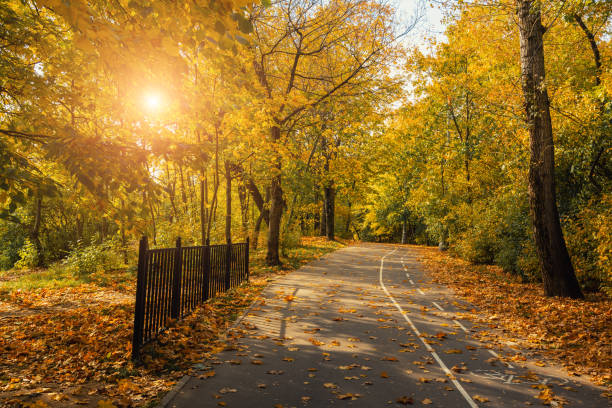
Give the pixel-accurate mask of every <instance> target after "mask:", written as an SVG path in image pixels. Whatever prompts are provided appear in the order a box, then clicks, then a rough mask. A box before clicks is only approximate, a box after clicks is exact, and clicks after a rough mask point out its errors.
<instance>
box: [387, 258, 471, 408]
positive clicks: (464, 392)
mask: <svg viewBox="0 0 612 408" xmlns="http://www.w3.org/2000/svg"><path fill="white" fill-rule="evenodd" d="M395 251H397V248H396V249H394V250H393V251H391V252H389V253H387V254H386V255H385V256H383V257H382V258H381V259H380V269H379V271H378V281H379V282H380V287H381V288H382V290H383V291H384V292H385V293H386V295H387V296H388V297H389V299H391V302H393V304H394V305H395V307H396V308H397V310H399V312H400V314H401V315H402V316H404V319H406V321H407V322H408V324H409V325H410V328H412V331H413V332H414V334H416V335H417V337H418V338H419V340H421V343H423V345H424V346H425V349H427V351H429V352H430V353H431V355H432V356H433V358H434V359H435V360H436V361H437V362H438V365H439V366H440V368H442V371H444V374H446V375H447V376H448V377H449V379H450V380H451V382H452V383H453V385H454V386H455V388H457V391H459V393H460V394H461V395H462V396H463V398H465V400H466V401H467V403H468V405H469V406H470V407H471V408H478V405H476V403H475V402H474V400H473V399H472V397H470V394H468V393H467V392H466V391H465V389H464V388H463V387H462V386H461V384H460V383H459V381H457V380H456V379H455V376H454V375H453V374H452V373H451V372H450V370H449V369H448V367H447V366H446V364H444V361H442V359H441V358H440V357H439V356H438V353H436V352H435V350H434V349H433V348H432V347H431V346H430V345H429V344H427V343H426V342H425V340H424V339H423V338H422V337H421V332H419V329H417V328H416V326H415V325H414V323H412V320H410V318H409V317H408V316H406V312H404V310H403V309H402V307H401V306H400V305H399V304H398V303H397V302H396V301H395V299H394V298H393V296H391V293H389V291H388V290H387V287H386V286H385V284H384V283H383V266H384V263H385V258H386V257H387V256H388V255H391V254H392V253H394V252H395Z"/></svg>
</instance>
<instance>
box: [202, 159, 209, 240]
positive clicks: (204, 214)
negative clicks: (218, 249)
mask: <svg viewBox="0 0 612 408" xmlns="http://www.w3.org/2000/svg"><path fill="white" fill-rule="evenodd" d="M200 177H201V178H200V230H201V233H202V237H201V240H202V241H201V242H202V245H206V221H207V218H208V212H207V206H208V180H207V178H206V170H204V168H202V170H201V175H200Z"/></svg>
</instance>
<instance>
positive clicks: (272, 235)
mask: <svg viewBox="0 0 612 408" xmlns="http://www.w3.org/2000/svg"><path fill="white" fill-rule="evenodd" d="M270 133H271V139H272V142H273V143H277V142H278V141H279V140H280V128H279V127H278V126H273V127H272V129H271V131H270ZM272 171H273V172H274V174H273V175H272V180H271V183H270V222H269V224H268V227H269V228H268V252H267V253H266V263H267V264H268V265H270V266H274V265H280V264H281V262H280V256H279V245H280V228H281V217H282V215H283V190H282V185H281V181H282V180H281V157H280V154H279V153H275V156H274V159H273V163H272Z"/></svg>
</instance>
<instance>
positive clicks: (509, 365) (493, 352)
mask: <svg viewBox="0 0 612 408" xmlns="http://www.w3.org/2000/svg"><path fill="white" fill-rule="evenodd" d="M487 351H488V352H489V353H490V354H491V355H492V356H493V357H495V358H498V359H499V360H500V361H501V358H499V354H497V353H496V352H495V351H493V350H491V349H487ZM504 363H505V364H506V365H507V366H508V368H514V367H512V364H510V363H506V362H505V361H504Z"/></svg>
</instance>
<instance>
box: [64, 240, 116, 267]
mask: <svg viewBox="0 0 612 408" xmlns="http://www.w3.org/2000/svg"><path fill="white" fill-rule="evenodd" d="M116 248H117V247H116V246H115V245H113V244H112V243H111V242H105V243H102V244H91V245H78V246H77V247H76V248H75V249H74V250H73V251H72V252H71V253H70V255H68V257H67V258H66V259H65V260H64V261H63V262H62V264H63V265H65V266H66V267H68V268H70V269H71V270H72V271H73V272H75V273H77V274H80V275H90V274H93V273H96V272H102V271H111V270H116V269H120V268H122V267H124V266H125V265H123V262H122V261H121V254H120V253H119V252H118V250H117V249H116Z"/></svg>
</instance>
